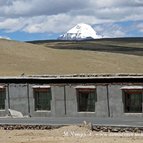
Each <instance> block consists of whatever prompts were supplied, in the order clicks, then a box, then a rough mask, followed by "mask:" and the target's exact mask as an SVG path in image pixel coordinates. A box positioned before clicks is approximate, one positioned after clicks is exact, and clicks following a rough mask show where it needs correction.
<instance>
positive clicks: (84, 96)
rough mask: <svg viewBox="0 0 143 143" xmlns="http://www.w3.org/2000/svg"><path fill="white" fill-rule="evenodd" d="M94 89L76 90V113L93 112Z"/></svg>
mask: <svg viewBox="0 0 143 143" xmlns="http://www.w3.org/2000/svg"><path fill="white" fill-rule="evenodd" d="M95 102H96V92H95V89H86V88H82V89H77V104H78V112H95Z"/></svg>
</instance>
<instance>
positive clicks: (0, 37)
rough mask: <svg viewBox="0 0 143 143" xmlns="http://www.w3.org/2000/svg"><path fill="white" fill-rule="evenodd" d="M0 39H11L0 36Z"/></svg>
mask: <svg viewBox="0 0 143 143" xmlns="http://www.w3.org/2000/svg"><path fill="white" fill-rule="evenodd" d="M0 39H6V40H11V38H9V37H7V36H0Z"/></svg>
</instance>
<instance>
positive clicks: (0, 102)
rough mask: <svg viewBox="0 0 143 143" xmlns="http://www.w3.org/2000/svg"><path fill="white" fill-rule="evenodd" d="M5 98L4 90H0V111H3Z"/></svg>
mask: <svg viewBox="0 0 143 143" xmlns="http://www.w3.org/2000/svg"><path fill="white" fill-rule="evenodd" d="M5 98H6V92H5V88H0V110H3V109H5Z"/></svg>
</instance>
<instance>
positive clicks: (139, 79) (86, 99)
mask: <svg viewBox="0 0 143 143" xmlns="http://www.w3.org/2000/svg"><path fill="white" fill-rule="evenodd" d="M8 109H13V110H16V111H20V112H21V113H22V114H23V115H25V116H27V115H29V116H31V117H110V118H112V117H132V116H135V117H140V118H142V117H143V75H70V76H68V75H67V76H31V77H1V78H0V116H1V117H3V116H6V115H7V114H8Z"/></svg>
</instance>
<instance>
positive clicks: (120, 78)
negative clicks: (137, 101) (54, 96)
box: [0, 74, 143, 84]
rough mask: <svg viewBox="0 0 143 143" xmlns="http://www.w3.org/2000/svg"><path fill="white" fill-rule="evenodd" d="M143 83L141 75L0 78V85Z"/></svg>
mask: <svg viewBox="0 0 143 143" xmlns="http://www.w3.org/2000/svg"><path fill="white" fill-rule="evenodd" d="M124 82H125V83H126V82H127V83H129V82H131V83H132V82H136V83H143V74H114V75H113V74H73V75H32V76H19V77H0V83H41V84H43V83H46V84H47V83H124Z"/></svg>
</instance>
